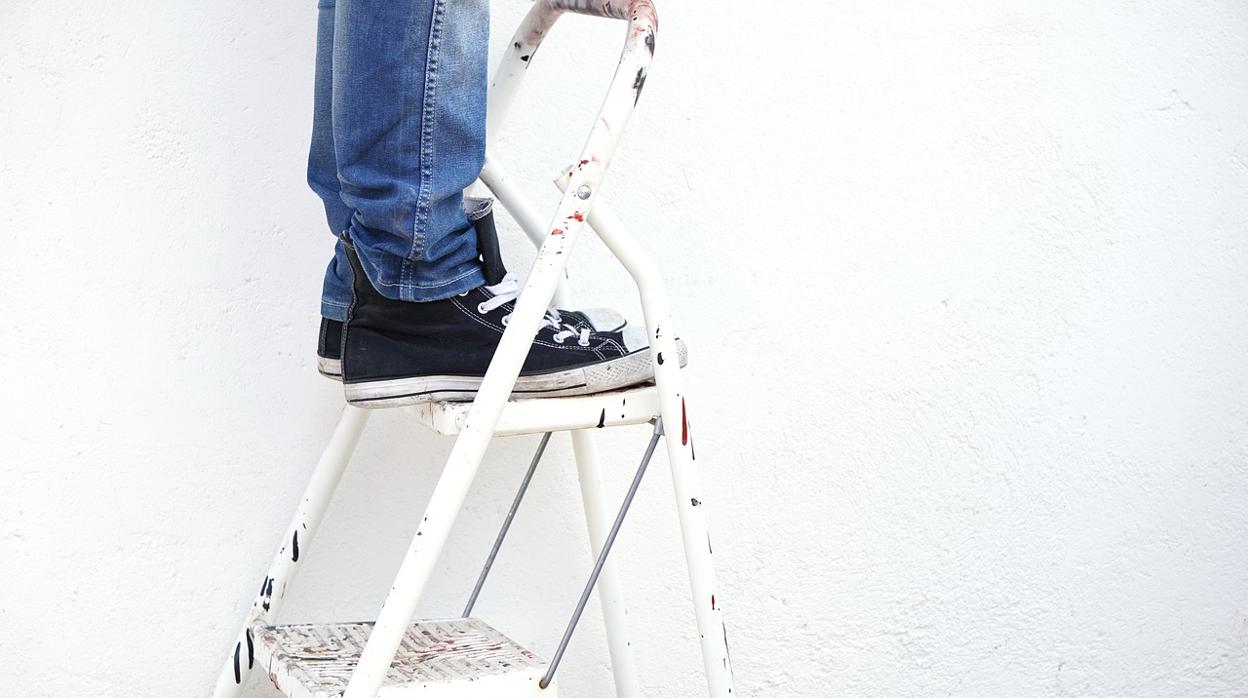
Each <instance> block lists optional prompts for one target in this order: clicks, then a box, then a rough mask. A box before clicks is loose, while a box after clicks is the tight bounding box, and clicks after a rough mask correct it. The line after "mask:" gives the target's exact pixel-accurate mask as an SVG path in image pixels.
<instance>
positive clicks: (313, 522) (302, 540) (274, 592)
mask: <svg viewBox="0 0 1248 698" xmlns="http://www.w3.org/2000/svg"><path fill="white" fill-rule="evenodd" d="M368 416H369V411H368V410H366V409H361V408H359V407H352V406H351V405H347V406H346V407H344V408H343V410H342V415H341V416H340V417H339V418H338V426H337V427H335V429H334V434H333V436H332V437H330V440H329V444H328V445H326V446H325V450H324V451H323V452H322V453H321V457H320V458H319V459H318V460H317V463H316V467H315V468H314V469H313V470H312V477H311V478H309V480H308V485H307V487H306V488H305V489H304V491H303V497H302V498H301V499H300V502H299V507H298V509H297V510H296V511H295V515H294V516H293V517H292V518H291V521H290V525H289V526H287V528H286V535H285V537H283V538H282V543H281V545H280V546H279V547H278V550H277V552H276V553H275V554H274V555H273V561H272V562H271V563H270V564H269V570H268V574H267V575H265V577H264V581H263V582H261V583H260V592H259V594H257V595H256V599H255V601H254V602H253V603H252V606H251V609H250V610H249V611H248V613H247V619H246V620H245V621H244V622H243V628H242V630H240V631H239V632H238V639H237V640H236V641H235V643H234V648H233V651H232V652H230V656H229V657H227V658H226V661H225V666H224V667H223V668H222V669H221V673H220V674H219V675H218V676H217V685H216V688H215V689H214V690H213V693H212V695H213V697H214V698H238V696H239V695H241V694H242V692H243V686H244V685H245V684H246V682H247V677H248V675H249V674H250V673H251V669H252V666H253V665H254V663H255V638H254V637H253V636H252V628H253V627H254V626H256V625H271V624H272V623H273V620H274V619H275V618H276V617H277V613H278V611H279V610H281V608H282V602H283V601H285V599H286V591H287V590H288V589H289V588H290V585H291V583H292V582H293V581H294V578H295V573H296V572H298V571H299V568H298V567H297V564H298V563H299V561H300V560H301V559H303V556H304V555H306V553H307V550H308V548H309V547H310V546H311V544H312V538H313V536H315V535H316V530H317V528H318V527H319V526H320V523H321V520H322V519H323V518H324V517H325V511H326V509H328V508H329V502H330V500H331V499H332V498H333V495H334V491H335V490H336V489H337V488H338V483H339V481H341V480H342V473H343V471H344V470H346V467H347V463H348V462H349V461H350V460H351V454H352V452H354V451H355V447H356V444H358V443H359V441H360V434H361V433H362V432H363V431H364V425H365V424H367V423H368Z"/></svg>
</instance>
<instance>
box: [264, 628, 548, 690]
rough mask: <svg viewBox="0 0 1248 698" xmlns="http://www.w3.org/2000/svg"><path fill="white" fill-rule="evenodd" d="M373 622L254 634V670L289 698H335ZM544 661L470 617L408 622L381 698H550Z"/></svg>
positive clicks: (286, 629) (345, 680) (348, 676)
mask: <svg viewBox="0 0 1248 698" xmlns="http://www.w3.org/2000/svg"><path fill="white" fill-rule="evenodd" d="M372 630H373V624H372V623H323V624H312V625H274V626H263V627H257V628H256V629H254V630H253V631H252V635H253V638H254V641H255V653H256V657H255V660H256V663H257V664H259V668H262V669H264V670H265V671H267V672H268V674H269V679H270V680H272V681H273V685H274V686H276V687H277V688H278V690H280V691H281V692H282V693H283V694H284V695H287V696H290V697H291V698H335V697H337V696H341V695H342V694H343V692H344V691H345V690H346V688H347V682H348V681H349V680H350V679H351V672H353V671H354V670H355V667H356V665H357V664H358V663H359V661H360V654H361V653H362V652H363V651H364V644H365V643H366V642H367V641H368V636H369V634H370V633H371V632H372ZM545 671H546V662H544V661H543V660H542V659H541V658H539V657H538V656H537V655H535V654H533V653H532V652H530V651H528V650H526V649H524V648H523V647H521V646H520V645H518V644H516V643H515V642H513V641H512V640H511V639H509V638H508V637H507V636H505V635H503V634H502V633H500V632H499V631H497V630H495V629H494V628H492V627H490V626H489V625H488V624H487V623H485V622H484V621H482V620H479V619H476V618H456V619H453V620H427V621H419V622H416V623H413V624H412V625H411V627H409V628H408V629H407V634H406V635H404V637H403V643H402V644H401V645H400V647H399V651H398V654H397V655H396V656H395V658H394V662H393V663H392V664H391V665H390V671H389V673H387V675H386V680H385V683H384V684H383V685H382V688H381V691H380V692H379V693H378V694H377V695H378V696H379V698H400V697H405V696H413V697H415V696H419V697H420V698H513V697H514V698H553V697H554V696H556V695H557V694H556V689H555V683H553V682H552V683H551V685H550V686H549V687H548V688H547V689H546V690H542V689H540V688H539V687H538V685H537V684H538V682H539V681H540V680H541V678H542V674H543V673H544V672H545Z"/></svg>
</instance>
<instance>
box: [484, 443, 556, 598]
mask: <svg viewBox="0 0 1248 698" xmlns="http://www.w3.org/2000/svg"><path fill="white" fill-rule="evenodd" d="M548 443H550V432H549V431H548V432H546V433H545V434H543V435H542V442H541V443H539V444H538V445H537V453H534V454H533V462H532V463H529V470H528V472H526V473H525V474H524V480H523V481H521V483H520V491H519V492H516V498H515V500H513V501H512V503H511V509H510V510H509V511H508V512H507V518H505V519H503V527H502V528H501V529H499V531H498V537H497V538H495V539H494V547H493V548H490V555H489V557H487V558H485V567H483V568H481V575H480V576H479V577H477V585H476V586H475V587H473V589H472V596H469V597H468V605H467V606H465V607H464V616H463V617H464V618H467V617H468V616H470V615H472V607H473V606H475V605H477V597H478V596H480V595H481V587H484V586H485V578H486V577H488V576H489V575H490V568H491V567H493V566H494V558H496V557H498V551H499V549H500V548H502V547H503V539H504V538H506V537H507V531H508V530H509V529H510V528H511V520H512V519H514V518H516V511H517V510H518V509H520V502H521V500H523V499H524V493H525V492H527V491H528V490H529V483H530V482H532V481H533V473H534V472H536V471H537V463H538V461H540V460H541V459H542V454H543V453H545V452H546V444H548Z"/></svg>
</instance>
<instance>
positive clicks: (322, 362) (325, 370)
mask: <svg viewBox="0 0 1248 698" xmlns="http://www.w3.org/2000/svg"><path fill="white" fill-rule="evenodd" d="M316 370H317V371H319V372H320V374H321V375H322V376H325V377H326V378H329V379H330V380H336V381H340V380H342V359H327V358H325V357H324V356H318V357H316Z"/></svg>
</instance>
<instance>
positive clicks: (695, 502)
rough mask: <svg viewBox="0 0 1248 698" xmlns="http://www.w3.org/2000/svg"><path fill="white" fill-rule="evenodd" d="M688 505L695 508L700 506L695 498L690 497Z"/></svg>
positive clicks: (700, 503)
mask: <svg viewBox="0 0 1248 698" xmlns="http://www.w3.org/2000/svg"><path fill="white" fill-rule="evenodd" d="M689 503H690V504H693V505H694V506H695V507H698V506H702V502H699V501H698V498H697V497H691V498H690V499H689Z"/></svg>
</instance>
